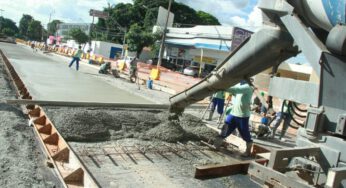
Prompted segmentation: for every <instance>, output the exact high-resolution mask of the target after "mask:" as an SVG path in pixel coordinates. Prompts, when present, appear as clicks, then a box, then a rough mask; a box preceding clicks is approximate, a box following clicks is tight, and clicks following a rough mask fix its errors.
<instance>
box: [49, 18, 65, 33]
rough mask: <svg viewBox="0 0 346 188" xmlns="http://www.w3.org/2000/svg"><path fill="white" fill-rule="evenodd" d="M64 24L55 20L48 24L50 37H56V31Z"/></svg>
mask: <svg viewBox="0 0 346 188" xmlns="http://www.w3.org/2000/svg"><path fill="white" fill-rule="evenodd" d="M61 23H63V22H62V21H60V20H53V21H51V22H50V23H48V28H47V29H48V34H49V35H54V34H55V33H56V31H57V30H58V25H59V24H61Z"/></svg>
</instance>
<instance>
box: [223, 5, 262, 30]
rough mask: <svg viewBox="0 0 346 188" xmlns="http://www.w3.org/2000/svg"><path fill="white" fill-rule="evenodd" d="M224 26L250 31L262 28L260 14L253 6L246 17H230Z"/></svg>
mask: <svg viewBox="0 0 346 188" xmlns="http://www.w3.org/2000/svg"><path fill="white" fill-rule="evenodd" d="M224 25H229V26H235V27H242V28H244V29H248V30H251V31H256V30H257V29H259V28H260V27H261V26H262V12H261V10H260V9H259V8H258V7H257V6H255V7H254V8H253V10H252V12H251V13H250V14H249V15H248V16H247V17H240V16H232V17H230V18H229V20H227V21H226V22H225V23H224Z"/></svg>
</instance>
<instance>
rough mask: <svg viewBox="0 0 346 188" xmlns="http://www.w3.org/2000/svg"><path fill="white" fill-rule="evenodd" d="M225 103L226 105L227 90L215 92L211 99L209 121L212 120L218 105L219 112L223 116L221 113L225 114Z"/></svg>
mask: <svg viewBox="0 0 346 188" xmlns="http://www.w3.org/2000/svg"><path fill="white" fill-rule="evenodd" d="M224 105H225V92H224V91H218V92H216V93H214V95H213V97H212V100H211V109H210V113H209V118H208V120H209V121H211V120H212V118H213V114H214V111H215V108H216V107H217V113H218V114H219V115H220V117H221V115H222V114H223V107H224Z"/></svg>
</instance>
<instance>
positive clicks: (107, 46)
mask: <svg viewBox="0 0 346 188" xmlns="http://www.w3.org/2000/svg"><path fill="white" fill-rule="evenodd" d="M91 46H92V49H93V50H94V53H95V54H98V55H102V56H104V57H106V58H109V56H110V54H111V47H116V48H123V46H122V45H120V44H115V43H109V42H103V41H92V43H91Z"/></svg>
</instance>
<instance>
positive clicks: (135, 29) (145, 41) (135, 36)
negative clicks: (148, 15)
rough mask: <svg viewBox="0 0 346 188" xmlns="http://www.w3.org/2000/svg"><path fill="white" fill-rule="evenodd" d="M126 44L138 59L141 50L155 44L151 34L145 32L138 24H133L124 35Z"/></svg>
mask: <svg viewBox="0 0 346 188" xmlns="http://www.w3.org/2000/svg"><path fill="white" fill-rule="evenodd" d="M126 38H127V44H128V48H129V50H130V51H135V52H136V56H137V57H139V55H140V53H141V52H142V49H143V48H144V47H146V46H150V45H152V44H153V43H154V42H155V37H154V35H153V34H152V33H151V32H147V31H145V30H144V29H143V27H141V26H139V25H138V24H133V25H132V26H131V27H130V30H129V32H128V33H127V34H126Z"/></svg>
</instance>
